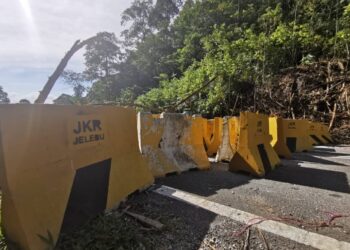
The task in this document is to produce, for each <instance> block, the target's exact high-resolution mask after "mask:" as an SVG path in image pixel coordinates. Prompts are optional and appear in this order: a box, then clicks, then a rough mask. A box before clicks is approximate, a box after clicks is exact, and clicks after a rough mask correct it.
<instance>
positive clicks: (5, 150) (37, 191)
mask: <svg viewBox="0 0 350 250" xmlns="http://www.w3.org/2000/svg"><path fill="white" fill-rule="evenodd" d="M0 135H1V138H0V140H1V143H0V154H1V155H0V177H1V180H0V181H1V187H2V204H1V206H2V211H1V212H2V213H1V216H2V219H1V222H2V227H3V233H4V234H5V235H6V237H7V239H8V240H9V241H11V242H14V243H16V244H17V245H18V247H19V248H20V249H35V250H37V249H46V248H47V247H48V246H47V243H45V241H44V240H43V238H46V239H50V238H52V244H53V245H54V244H55V243H56V241H57V239H58V237H59V235H60V233H67V232H70V231H71V230H73V229H76V228H77V227H79V226H80V225H82V224H84V223H85V222H86V221H87V220H88V219H89V218H91V217H93V216H95V215H96V214H98V213H100V212H103V211H104V210H106V209H111V208H113V207H114V206H116V205H117V204H118V203H119V202H120V201H122V200H123V199H125V198H126V197H127V196H128V195H129V194H131V193H132V192H134V191H135V190H138V189H142V188H145V187H147V186H149V185H150V184H152V183H153V177H152V174H151V172H150V171H149V169H148V168H147V166H146V162H145V160H144V159H143V157H142V156H141V154H140V152H139V149H138V141H137V128H136V112H135V111H134V110H133V109H130V108H118V107H102V106H99V107H95V106H85V107H84V106H59V105H24V104H20V105H0Z"/></svg>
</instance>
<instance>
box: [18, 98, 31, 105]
mask: <svg viewBox="0 0 350 250" xmlns="http://www.w3.org/2000/svg"><path fill="white" fill-rule="evenodd" d="M18 103H21V104H30V101H28V100H27V99H21V100H19V102H18Z"/></svg>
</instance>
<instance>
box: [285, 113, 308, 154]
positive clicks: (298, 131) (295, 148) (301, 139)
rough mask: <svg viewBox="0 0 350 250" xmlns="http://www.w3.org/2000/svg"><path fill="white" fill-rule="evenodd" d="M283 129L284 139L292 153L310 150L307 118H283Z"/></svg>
mask: <svg viewBox="0 0 350 250" xmlns="http://www.w3.org/2000/svg"><path fill="white" fill-rule="evenodd" d="M283 131H284V135H285V139H284V140H285V142H286V144H287V146H288V148H289V150H290V151H291V152H292V153H294V152H304V151H309V150H312V148H313V146H312V142H311V140H310V135H309V121H308V120H304V119H300V120H292V119H283Z"/></svg>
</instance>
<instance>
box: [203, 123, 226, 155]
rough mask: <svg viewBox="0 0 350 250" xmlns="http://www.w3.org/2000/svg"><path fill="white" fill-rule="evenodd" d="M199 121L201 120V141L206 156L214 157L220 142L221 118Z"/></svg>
mask: <svg viewBox="0 0 350 250" xmlns="http://www.w3.org/2000/svg"><path fill="white" fill-rule="evenodd" d="M201 119H203V130H204V132H203V139H204V146H205V148H206V152H207V155H208V156H209V157H211V156H215V155H216V153H217V151H218V149H219V146H220V144H221V142H222V132H223V131H222V129H223V119H222V118H221V117H215V118H214V119H210V120H207V119H204V118H201Z"/></svg>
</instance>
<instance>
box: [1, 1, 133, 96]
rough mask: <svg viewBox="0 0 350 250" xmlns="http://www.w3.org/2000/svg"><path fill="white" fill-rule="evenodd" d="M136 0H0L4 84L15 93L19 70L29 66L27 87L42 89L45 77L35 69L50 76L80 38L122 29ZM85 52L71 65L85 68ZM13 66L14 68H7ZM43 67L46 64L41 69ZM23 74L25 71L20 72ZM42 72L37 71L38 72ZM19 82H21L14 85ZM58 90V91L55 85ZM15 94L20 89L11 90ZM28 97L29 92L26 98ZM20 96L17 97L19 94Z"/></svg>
mask: <svg viewBox="0 0 350 250" xmlns="http://www.w3.org/2000/svg"><path fill="white" fill-rule="evenodd" d="M131 2H132V0H126V1H121V0H60V1H57V0H45V1H42V0H1V1H0V16H1V18H0V41H1V46H0V55H1V56H0V72H1V74H0V85H3V87H4V89H5V90H6V89H9V91H11V93H17V94H19V95H20V96H24V95H23V89H22V90H20V89H18V90H14V85H16V84H17V85H18V84H19V81H22V80H23V79H22V78H20V77H17V74H16V73H14V72H15V71H16V70H18V71H23V70H24V71H26V72H27V73H28V76H27V78H26V79H25V80H26V92H27V93H28V95H30V94H31V93H34V92H36V93H37V91H39V90H40V89H41V88H42V86H43V84H44V82H45V81H42V82H38V81H37V78H35V77H30V72H31V71H33V72H35V74H42V76H41V78H43V79H47V77H48V76H49V75H50V73H49V72H53V70H54V68H55V67H56V66H57V64H58V62H59V61H60V59H61V58H62V57H63V55H64V53H65V52H66V51H67V50H68V49H69V48H70V47H71V46H72V44H73V43H74V41H76V40H77V39H86V38H88V37H91V36H93V35H95V34H96V33H97V32H100V31H109V32H115V33H116V35H117V36H118V35H119V34H120V32H121V31H122V30H123V27H121V25H120V21H121V17H120V16H121V13H122V11H123V10H125V9H126V8H127V7H129V6H130V4H131ZM82 61H83V58H82V52H80V53H78V54H77V55H75V56H74V57H73V58H72V60H71V62H70V63H69V65H68V67H69V68H73V69H81V68H82ZM5 69H11V70H12V72H10V73H7V70H5ZM40 69H42V71H41V73H40ZM18 75H20V74H18ZM36 77H37V76H36ZM15 83H16V84H15ZM55 91H58V90H55ZM12 95H13V97H15V94H12ZM23 98H24V97H23ZM16 99H17V97H16Z"/></svg>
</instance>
